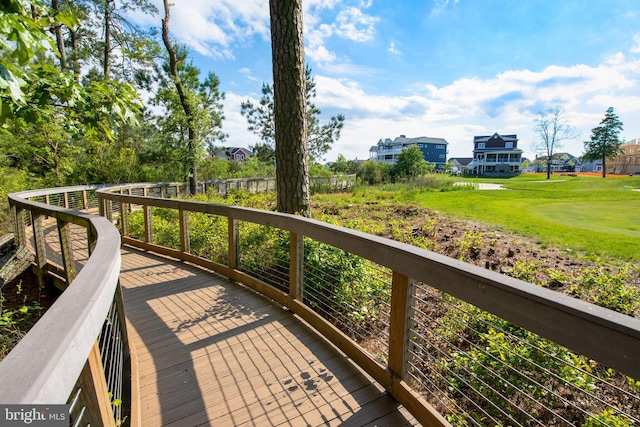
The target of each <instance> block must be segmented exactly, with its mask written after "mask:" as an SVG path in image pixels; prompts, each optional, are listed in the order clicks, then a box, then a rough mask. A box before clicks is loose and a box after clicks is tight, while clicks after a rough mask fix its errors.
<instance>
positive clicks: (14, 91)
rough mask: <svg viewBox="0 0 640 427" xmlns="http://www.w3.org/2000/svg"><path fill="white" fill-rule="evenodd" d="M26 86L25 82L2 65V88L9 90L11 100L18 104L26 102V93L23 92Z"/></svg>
mask: <svg viewBox="0 0 640 427" xmlns="http://www.w3.org/2000/svg"><path fill="white" fill-rule="evenodd" d="M25 84H26V82H25V81H24V80H22V79H21V78H19V77H17V76H15V75H14V74H13V73H12V72H11V71H10V70H9V69H8V68H7V67H5V66H4V64H1V63H0V88H1V89H8V91H9V95H10V96H11V99H13V100H14V101H16V102H21V103H24V102H25V100H24V92H22V86H24V85H25Z"/></svg>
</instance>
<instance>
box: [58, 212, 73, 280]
mask: <svg viewBox="0 0 640 427" xmlns="http://www.w3.org/2000/svg"><path fill="white" fill-rule="evenodd" d="M69 234H70V233H69V223H67V222H65V221H63V220H61V219H60V218H58V235H59V236H60V252H62V265H63V267H64V274H65V275H66V276H67V277H66V278H67V286H69V285H70V284H71V282H73V279H75V278H76V267H75V265H76V264H75V260H74V259H73V248H72V247H71V241H70V236H69Z"/></svg>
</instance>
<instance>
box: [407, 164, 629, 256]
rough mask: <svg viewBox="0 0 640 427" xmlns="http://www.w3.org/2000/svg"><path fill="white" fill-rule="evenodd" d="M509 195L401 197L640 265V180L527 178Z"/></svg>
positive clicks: (509, 182)
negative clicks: (548, 179)
mask: <svg viewBox="0 0 640 427" xmlns="http://www.w3.org/2000/svg"><path fill="white" fill-rule="evenodd" d="M469 181H470V182H495V183H499V184H502V185H503V186H504V187H505V188H508V190H503V191H500V190H498V191H480V190H475V191H450V192H426V191H424V192H423V191H408V192H406V193H403V194H401V195H398V196H397V197H398V199H400V200H402V201H405V202H413V203H417V204H419V205H421V206H423V207H426V208H430V209H434V210H437V211H439V212H441V213H443V214H445V215H451V216H456V217H461V218H467V219H474V220H478V221H482V222H487V223H493V224H496V225H499V226H500V227H502V228H504V229H505V230H509V231H515V232H517V233H520V234H524V235H527V236H530V237H533V238H535V239H536V241H538V242H540V243H542V244H545V245H549V246H555V247H559V248H566V249H570V250H575V251H580V252H584V253H586V254H593V255H596V256H608V257H613V258H619V259H624V260H633V261H640V192H639V191H633V190H634V189H638V188H640V177H625V178H606V179H602V178H597V177H584V176H579V177H570V176H560V175H554V176H553V177H552V179H551V180H550V181H547V180H545V179H544V176H542V175H522V176H519V177H515V178H510V179H488V178H483V179H480V180H479V179H469Z"/></svg>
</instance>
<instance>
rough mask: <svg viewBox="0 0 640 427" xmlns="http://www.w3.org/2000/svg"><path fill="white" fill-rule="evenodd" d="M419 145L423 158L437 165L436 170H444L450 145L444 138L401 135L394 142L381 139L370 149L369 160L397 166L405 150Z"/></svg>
mask: <svg viewBox="0 0 640 427" xmlns="http://www.w3.org/2000/svg"><path fill="white" fill-rule="evenodd" d="M413 145H417V146H418V148H420V151H422V157H424V159H425V160H426V161H427V162H429V163H435V165H436V169H443V168H444V165H445V163H446V162H447V145H449V143H448V142H447V141H446V140H445V139H443V138H430V137H427V136H420V137H418V138H407V136H406V135H400V136H399V137H397V138H396V139H394V140H393V141H392V140H391V139H389V138H386V139H384V140H383V139H380V140H379V141H378V144H376V145H374V146H372V147H371V148H370V149H369V158H370V159H373V160H376V161H378V162H385V163H391V164H395V163H396V161H397V160H398V156H399V155H400V153H401V152H402V150H403V149H404V148H408V147H411V146H413Z"/></svg>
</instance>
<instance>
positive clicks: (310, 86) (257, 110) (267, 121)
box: [240, 67, 345, 163]
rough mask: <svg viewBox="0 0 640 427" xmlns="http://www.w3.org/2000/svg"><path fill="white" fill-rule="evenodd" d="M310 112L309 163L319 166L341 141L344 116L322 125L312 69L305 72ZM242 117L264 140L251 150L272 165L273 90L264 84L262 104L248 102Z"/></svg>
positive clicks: (308, 135)
mask: <svg viewBox="0 0 640 427" xmlns="http://www.w3.org/2000/svg"><path fill="white" fill-rule="evenodd" d="M305 84H306V88H305V90H306V108H307V113H306V114H307V117H306V118H307V152H308V156H309V160H310V161H311V162H312V163H313V162H318V161H320V160H321V159H322V157H323V156H324V155H325V154H326V153H327V152H328V151H329V150H330V149H331V145H332V144H333V143H334V142H335V141H337V140H338V139H340V132H341V130H342V128H343V126H344V120H345V118H344V115H342V114H338V115H336V116H333V117H331V118H330V119H329V122H328V123H325V124H323V125H320V119H319V116H320V114H321V111H320V109H319V108H318V107H316V106H315V105H314V103H313V99H314V98H315V97H316V89H315V87H316V83H315V81H314V79H313V75H312V74H311V69H310V68H309V67H306V68H305ZM240 107H241V109H240V113H241V114H242V115H243V116H245V117H246V118H247V122H248V123H249V126H248V127H247V129H248V130H249V131H251V132H253V133H255V134H256V135H258V136H259V137H260V142H259V143H257V144H255V145H253V146H252V147H251V149H252V150H253V151H254V152H255V153H256V155H257V157H258V158H259V159H260V160H262V161H266V162H272V161H273V159H274V156H275V130H274V118H273V89H272V87H271V86H270V85H269V84H267V83H263V84H262V97H261V98H260V101H259V102H258V104H257V105H256V104H254V103H253V102H251V101H249V100H247V101H244V102H243V103H242V104H241V105H240Z"/></svg>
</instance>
